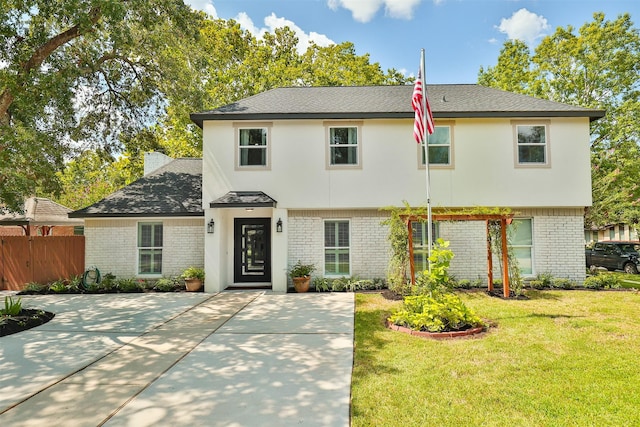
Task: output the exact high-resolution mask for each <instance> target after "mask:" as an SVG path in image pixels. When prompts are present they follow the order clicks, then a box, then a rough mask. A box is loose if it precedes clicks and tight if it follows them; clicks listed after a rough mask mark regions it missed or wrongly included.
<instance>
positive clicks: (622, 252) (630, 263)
mask: <svg viewBox="0 0 640 427" xmlns="http://www.w3.org/2000/svg"><path fill="white" fill-rule="evenodd" d="M638 251H640V242H636V241H613V240H611V241H604V242H596V243H595V244H594V245H593V248H591V249H587V250H586V252H585V253H586V258H587V267H588V268H594V267H603V268H606V269H607V270H624V271H625V272H626V273H630V274H637V273H638V269H639V268H640V267H638V263H639V262H640V261H638V258H640V252H638Z"/></svg>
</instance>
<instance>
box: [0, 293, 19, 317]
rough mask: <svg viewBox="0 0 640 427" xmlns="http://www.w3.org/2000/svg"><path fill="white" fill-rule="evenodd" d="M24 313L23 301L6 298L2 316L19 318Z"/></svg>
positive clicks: (0, 311)
mask: <svg viewBox="0 0 640 427" xmlns="http://www.w3.org/2000/svg"><path fill="white" fill-rule="evenodd" d="M21 311H22V300H21V299H20V298H18V299H16V300H14V299H13V298H12V297H10V296H6V297H4V308H2V309H0V316H17V315H19V314H20V312H21Z"/></svg>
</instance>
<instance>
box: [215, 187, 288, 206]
mask: <svg viewBox="0 0 640 427" xmlns="http://www.w3.org/2000/svg"><path fill="white" fill-rule="evenodd" d="M277 203H278V202H277V201H275V200H274V199H273V198H272V197H270V196H268V195H266V194H265V193H263V192H262V191H229V192H228V193H227V194H225V195H224V196H222V197H218V198H217V199H215V200H214V201H213V202H211V203H210V204H209V207H211V208H275V207H276V205H277Z"/></svg>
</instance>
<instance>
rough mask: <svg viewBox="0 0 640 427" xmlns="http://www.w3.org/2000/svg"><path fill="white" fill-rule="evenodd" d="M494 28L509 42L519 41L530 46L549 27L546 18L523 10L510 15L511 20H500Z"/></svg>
mask: <svg viewBox="0 0 640 427" xmlns="http://www.w3.org/2000/svg"><path fill="white" fill-rule="evenodd" d="M496 28H497V29H498V31H500V32H501V33H504V34H506V35H507V37H509V38H510V39H511V40H521V41H523V42H525V43H527V44H529V45H532V44H533V43H534V42H535V41H536V39H538V38H540V37H543V36H544V35H545V31H546V30H548V29H549V28H550V27H549V24H548V23H547V18H545V17H544V16H540V15H536V14H535V13H532V12H529V11H528V10H527V9H524V8H523V9H520V10H519V11H517V12H515V13H514V14H513V15H511V18H502V20H501V21H500V25H498V26H497V27H496Z"/></svg>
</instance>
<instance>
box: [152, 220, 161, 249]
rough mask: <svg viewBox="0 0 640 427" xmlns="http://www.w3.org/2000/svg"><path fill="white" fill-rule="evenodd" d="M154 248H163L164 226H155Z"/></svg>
mask: <svg viewBox="0 0 640 427" xmlns="http://www.w3.org/2000/svg"><path fill="white" fill-rule="evenodd" d="M152 245H153V246H154V247H159V246H162V224H155V225H154V226H153V243H152Z"/></svg>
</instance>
